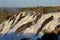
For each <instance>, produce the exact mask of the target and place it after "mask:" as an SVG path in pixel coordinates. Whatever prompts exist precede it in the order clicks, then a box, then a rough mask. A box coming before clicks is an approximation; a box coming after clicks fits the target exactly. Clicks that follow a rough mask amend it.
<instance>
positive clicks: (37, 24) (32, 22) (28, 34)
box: [0, 12, 60, 40]
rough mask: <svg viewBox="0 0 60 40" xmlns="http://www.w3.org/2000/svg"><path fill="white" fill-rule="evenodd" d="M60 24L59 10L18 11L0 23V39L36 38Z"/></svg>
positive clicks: (34, 39) (32, 39)
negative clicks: (41, 11) (51, 11)
mask: <svg viewBox="0 0 60 40" xmlns="http://www.w3.org/2000/svg"><path fill="white" fill-rule="evenodd" d="M59 24H60V12H56V13H48V14H42V13H39V12H20V13H18V14H14V15H13V16H11V17H10V18H9V19H8V20H6V21H4V22H3V23H1V24H0V40H21V39H22V38H26V39H28V40H37V38H41V37H42V36H43V35H44V33H50V32H51V31H53V30H54V29H55V28H56V26H57V25H59Z"/></svg>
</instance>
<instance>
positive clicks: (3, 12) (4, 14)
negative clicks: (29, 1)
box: [0, 6, 60, 23]
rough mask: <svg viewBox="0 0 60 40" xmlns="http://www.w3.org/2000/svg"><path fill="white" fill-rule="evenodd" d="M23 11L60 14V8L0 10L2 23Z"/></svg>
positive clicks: (40, 7)
mask: <svg viewBox="0 0 60 40" xmlns="http://www.w3.org/2000/svg"><path fill="white" fill-rule="evenodd" d="M22 11H32V12H33V11H36V12H41V13H50V12H60V6H55V7H42V6H38V7H26V8H0V23H1V22H3V21H4V20H6V19H7V18H8V17H9V16H12V15H13V14H15V13H20V12H22Z"/></svg>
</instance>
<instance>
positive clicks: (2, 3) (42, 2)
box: [0, 0, 60, 7]
mask: <svg viewBox="0 0 60 40" xmlns="http://www.w3.org/2000/svg"><path fill="white" fill-rule="evenodd" d="M36 6H60V0H0V7H36Z"/></svg>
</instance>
